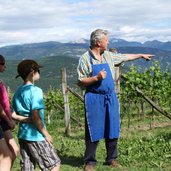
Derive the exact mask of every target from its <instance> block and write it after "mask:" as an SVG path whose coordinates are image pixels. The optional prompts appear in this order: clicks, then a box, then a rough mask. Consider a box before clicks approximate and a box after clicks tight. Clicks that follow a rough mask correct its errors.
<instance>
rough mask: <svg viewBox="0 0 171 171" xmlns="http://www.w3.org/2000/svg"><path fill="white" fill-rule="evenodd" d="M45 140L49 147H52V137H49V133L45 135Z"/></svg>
mask: <svg viewBox="0 0 171 171" xmlns="http://www.w3.org/2000/svg"><path fill="white" fill-rule="evenodd" d="M45 139H46V141H47V142H48V143H49V144H50V145H52V143H53V140H52V137H51V135H50V134H49V133H48V134H46V136H45Z"/></svg>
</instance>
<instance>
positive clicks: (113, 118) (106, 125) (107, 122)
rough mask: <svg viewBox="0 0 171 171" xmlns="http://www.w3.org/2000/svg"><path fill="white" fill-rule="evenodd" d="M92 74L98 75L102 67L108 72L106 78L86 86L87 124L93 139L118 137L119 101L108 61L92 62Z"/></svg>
mask: <svg viewBox="0 0 171 171" xmlns="http://www.w3.org/2000/svg"><path fill="white" fill-rule="evenodd" d="M92 55H93V54H91V51H90V52H89V56H90V63H91V65H92V76H95V75H97V74H98V73H99V72H100V71H101V70H102V69H105V71H106V72H107V75H106V78H105V79H103V80H101V81H98V82H97V83H95V84H93V85H90V86H88V87H87V88H86V94H85V110H86V119H87V126H88V129H89V133H90V138H91V141H92V142H94V141H98V140H100V139H104V138H109V139H113V138H118V137H119V132H120V114H119V102H118V98H117V96H116V93H115V92H114V80H113V78H112V74H111V70H110V68H109V65H108V64H107V63H103V64H95V65H93V62H92Z"/></svg>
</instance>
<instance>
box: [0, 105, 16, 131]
mask: <svg viewBox="0 0 171 171" xmlns="http://www.w3.org/2000/svg"><path fill="white" fill-rule="evenodd" d="M0 118H1V119H2V120H4V121H6V123H7V124H8V125H9V127H10V128H11V129H14V128H15V122H14V121H13V120H12V119H10V118H9V117H8V116H7V115H6V114H5V112H4V110H3V108H2V106H1V105H0Z"/></svg>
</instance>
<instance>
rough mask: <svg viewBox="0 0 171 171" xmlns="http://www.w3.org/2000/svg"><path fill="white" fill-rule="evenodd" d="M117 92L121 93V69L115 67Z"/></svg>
mask: <svg viewBox="0 0 171 171" xmlns="http://www.w3.org/2000/svg"><path fill="white" fill-rule="evenodd" d="M115 92H116V94H119V93H120V67H115Z"/></svg>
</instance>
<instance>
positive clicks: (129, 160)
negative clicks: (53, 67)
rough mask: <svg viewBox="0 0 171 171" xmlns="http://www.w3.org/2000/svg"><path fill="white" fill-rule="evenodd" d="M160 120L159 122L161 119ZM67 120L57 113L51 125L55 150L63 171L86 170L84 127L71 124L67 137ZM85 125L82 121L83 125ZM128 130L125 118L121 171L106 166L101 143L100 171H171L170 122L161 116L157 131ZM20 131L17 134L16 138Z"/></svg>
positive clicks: (15, 170) (134, 125)
mask: <svg viewBox="0 0 171 171" xmlns="http://www.w3.org/2000/svg"><path fill="white" fill-rule="evenodd" d="M159 118H160V119H159ZM63 122H64V120H63V116H62V115H61V114H59V113H56V114H55V113H54V114H53V116H52V118H51V124H50V125H47V128H48V130H49V132H50V133H51V135H52V136H53V139H54V146H55V148H56V149H57V150H58V154H59V156H60V158H61V161H62V163H61V171H81V170H83V154H84V150H85V146H84V127H79V126H78V125H76V123H73V122H71V131H72V132H71V136H70V137H66V136H65V135H64V123H63ZM82 122H83V121H82ZM132 122H133V123H132V126H131V127H130V128H129V129H128V128H127V120H126V118H125V119H123V120H122V125H121V137H120V139H119V144H118V148H119V157H118V161H119V163H120V164H121V165H122V167H121V168H120V169H112V168H110V167H109V166H104V165H103V162H104V160H105V146H104V142H103V140H101V141H100V143H99V146H98V149H97V160H98V163H97V166H96V170H97V171H110V170H118V171H119V170H120V171H148V170H149V171H161V170H162V171H169V170H171V121H170V120H168V119H167V118H163V117H160V116H158V117H157V119H155V120H154V128H153V129H149V123H148V121H144V122H141V123H140V122H139V124H137V121H136V119H134V120H133V121H132ZM16 131H17V127H16V130H15V132H14V134H15V135H16ZM19 170H20V166H19V157H18V158H17V160H16V161H15V163H14V166H13V169H12V171H19ZM38 170H39V169H38V167H37V168H36V171H38Z"/></svg>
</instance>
